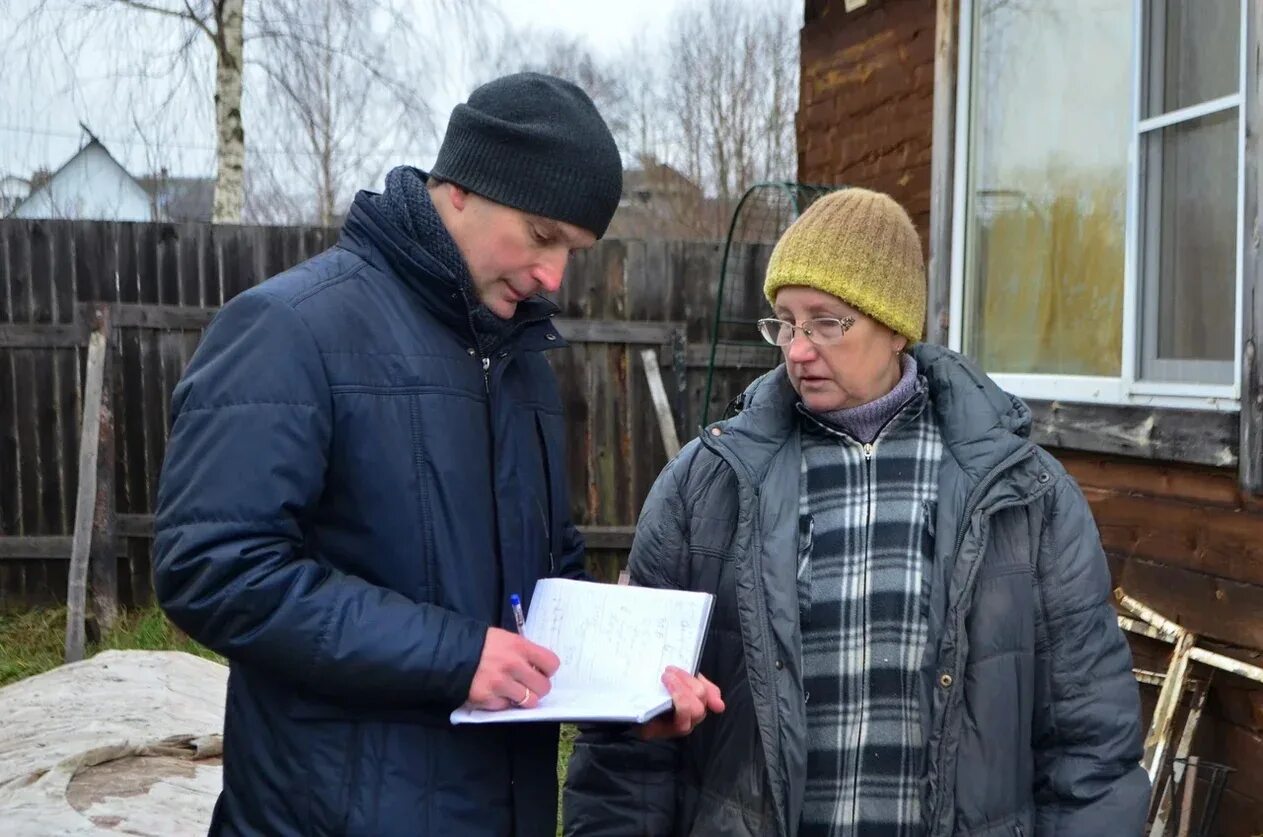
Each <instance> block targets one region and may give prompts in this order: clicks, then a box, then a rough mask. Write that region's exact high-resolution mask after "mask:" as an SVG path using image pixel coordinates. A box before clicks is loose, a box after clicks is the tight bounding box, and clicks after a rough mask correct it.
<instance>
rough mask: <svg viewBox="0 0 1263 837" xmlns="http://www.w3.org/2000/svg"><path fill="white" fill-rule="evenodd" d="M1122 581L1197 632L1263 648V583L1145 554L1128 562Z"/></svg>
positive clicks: (1124, 584) (1124, 565)
mask: <svg viewBox="0 0 1263 837" xmlns="http://www.w3.org/2000/svg"><path fill="white" fill-rule="evenodd" d="M1121 584H1122V586H1123V588H1124V589H1126V590H1127V592H1128V593H1129V594H1130V595H1132V596H1134V597H1135V598H1137V599H1139V600H1141V601H1143V602H1144V603H1145V604H1147V605H1149V606H1150V607H1152V608H1153V609H1154V610H1156V611H1158V612H1159V613H1161V614H1163V615H1164V616H1166V617H1167V618H1169V619H1171V620H1173V621H1176V622H1178V623H1179V624H1180V625H1181V626H1183V627H1184V628H1187V629H1188V630H1190V631H1193V632H1194V633H1197V634H1199V635H1202V636H1207V637H1211V638H1212V639H1217V640H1221V641H1223V642H1228V643H1232V644H1235V645H1244V646H1246V647H1249V648H1260V649H1263V620H1260V619H1259V616H1258V615H1259V614H1260V613H1263V587H1260V586H1258V585H1255V584H1243V583H1240V582H1235V581H1227V580H1225V579H1222V578H1218V577H1216V576H1211V575H1206V574H1205V573H1199V572H1193V571H1190V570H1184V569H1179V568H1177V567H1170V566H1166V565H1163V564H1158V563H1154V562H1152V561H1146V560H1141V559H1130V560H1127V561H1126V562H1124V564H1123V568H1122V573H1121Z"/></svg>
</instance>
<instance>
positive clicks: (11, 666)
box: [0, 607, 575, 835]
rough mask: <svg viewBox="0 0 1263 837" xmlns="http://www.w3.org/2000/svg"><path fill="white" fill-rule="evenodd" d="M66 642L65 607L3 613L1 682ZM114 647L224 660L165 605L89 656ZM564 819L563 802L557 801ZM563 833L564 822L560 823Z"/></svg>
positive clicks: (567, 746)
mask: <svg viewBox="0 0 1263 837" xmlns="http://www.w3.org/2000/svg"><path fill="white" fill-rule="evenodd" d="M65 641H66V610H65V608H52V609H46V610H33V611H29V612H27V613H19V614H0V686H6V685H8V684H9V683H13V682H15V681H17V680H21V679H22V678H23V677H30V676H32V675H35V674H39V673H41V672H44V671H48V670H49V669H51V668H54V667H55V666H58V665H60V664H61V661H62V655H63V653H64V647H65ZM111 648H117V649H122V650H142V651H187V652H188V653H190V654H197V655H198V656H199V657H206V658H207V659H210V660H215V661H216V662H221V663H222V662H224V659H223V658H222V657H220V656H219V655H218V654H216V653H215V652H213V651H210V650H208V649H206V648H203V647H202V646H200V645H198V644H197V643H196V642H194V641H193V640H191V639H189V638H188V637H187V636H185V635H184V634H183V633H181V632H180V631H179V629H178V628H176V627H175V626H173V625H172V624H171V623H170V622H169V621H167V618H166V617H165V616H164V615H163V613H162V611H161V610H158V609H157V608H156V607H155V608H149V609H146V610H135V611H130V612H126V613H124V614H123V615H122V616H121V617H120V618H119V621H118V625H117V627H116V628H115V629H114V631H113V632H112V633H110V634H109V635H108V636H106V637H105V638H104V639H103V640H102V641H101V642H97V643H92V644H90V645H89V646H88V656H92V655H93V654H95V653H97V652H98V651H104V650H107V649H111ZM574 737H575V729H574V727H571V726H563V727H562V730H561V742H560V744H561V746H560V749H559V751H558V757H557V779H558V784H559V785H560V783H561V780H562V779H564V778H565V775H566V765H567V763H568V762H569V761H570V753H571V751H572V750H573V749H574ZM557 814H558V821H559V823H560V819H561V801H560V800H558V804H557ZM557 834H558V835H560V834H561V826H560V824H558V826H557Z"/></svg>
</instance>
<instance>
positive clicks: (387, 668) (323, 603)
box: [154, 288, 486, 707]
mask: <svg viewBox="0 0 1263 837" xmlns="http://www.w3.org/2000/svg"><path fill="white" fill-rule="evenodd" d="M172 413H173V425H172V429H171V435H170V440H169V442H168V446H167V454H166V460H165V462H164V464H163V468H162V475H161V480H160V483H159V491H158V508H157V515H156V541H155V549H154V584H155V589H156V592H157V595H158V599H159V601H160V603H161V604H162V607H163V609H164V610H166V612H167V614H168V615H169V616H170V617H171V619H172V621H173V622H175V624H177V625H179V626H180V627H181V628H182V629H183V630H185V631H187V632H188V634H189V635H190V636H192V637H193V638H195V639H196V640H198V641H199V642H201V643H203V644H204V645H206V646H208V647H210V648H212V649H214V650H215V651H217V652H219V653H221V654H223V655H224V656H226V657H228V658H229V659H231V660H234V661H239V662H243V663H246V664H249V665H253V666H257V667H260V668H264V669H266V670H267V671H269V672H271V673H274V674H275V675H277V676H278V677H281V678H284V679H286V680H288V681H290V682H292V683H294V684H297V685H301V686H303V687H304V688H306V689H309V690H310V691H312V692H314V693H316V694H322V695H324V696H326V697H329V698H333V699H345V700H348V701H353V702H354V703H358V704H363V703H365V702H370V703H372V704H374V705H384V706H401V707H405V706H412V705H415V704H418V703H431V704H433V703H438V704H443V705H448V706H455V705H458V704H459V703H461V702H462V701H463V700H464V699H465V697H466V696H467V694H468V689H469V684H470V682H471V680H472V678H473V673H474V670H475V669H476V668H477V665H478V660H479V657H480V655H481V653H482V643H483V640H484V638H485V634H486V627H485V626H484V625H481V624H479V623H477V622H476V621H474V620H472V619H469V618H467V617H464V616H461V615H458V614H456V613H453V612H450V611H447V610H444V609H441V608H438V607H435V606H431V605H425V604H417V603H414V602H413V601H411V600H410V599H407V598H405V597H404V596H401V595H399V594H398V593H395V592H392V591H390V590H387V589H385V588H382V587H378V586H376V585H373V584H370V583H368V582H367V581H364V580H363V579H360V578H356V577H353V576H349V575H346V574H343V573H339V572H337V571H335V570H333V569H332V568H331V567H330V566H329V564H328V562H323V561H320V560H319V558H318V556H315V555H312V554H311V553H310V552H309V551H308V546H307V544H306V543H305V542H304V539H303V537H302V526H301V523H302V521H303V519H304V517H305V516H307V515H309V514H310V513H311V512H312V510H313V509H314V508H315V506H316V503H317V501H318V500H319V498H320V496H321V493H322V491H323V489H324V484H325V471H326V466H327V456H328V451H329V448H330V440H331V434H332V432H333V427H332V408H331V400H330V392H329V387H328V381H327V378H326V376H325V372H324V365H323V362H322V359H321V356H320V352H319V350H318V347H317V345H316V342H315V339H314V337H313V336H312V334H311V333H310V332H309V331H308V329H307V326H306V324H305V322H304V321H303V320H302V319H301V318H300V316H299V314H298V312H297V311H295V310H294V309H293V308H292V307H291V306H290V304H289V303H287V302H285V301H282V300H279V299H276V298H274V297H272V296H270V295H269V294H268V293H267V292H266V291H264V290H262V289H257V288H256V289H254V290H252V291H249V292H247V293H245V294H242V295H241V296H239V297H237V298H236V299H234V300H233V301H232V302H230V303H229V304H228V305H226V306H225V307H224V309H223V310H222V312H221V313H220V314H219V316H218V317H217V318H216V319H215V321H214V322H213V323H212V324H211V326H210V328H209V329H208V330H207V332H206V335H205V337H204V338H203V341H202V343H201V345H200V346H199V348H198V350H197V352H196V354H195V355H194V358H193V360H192V362H191V364H190V365H189V368H188V370H187V371H186V373H185V375H184V377H183V379H182V380H181V382H180V384H179V386H178V387H177V388H176V391H175V394H174V396H173V403H172Z"/></svg>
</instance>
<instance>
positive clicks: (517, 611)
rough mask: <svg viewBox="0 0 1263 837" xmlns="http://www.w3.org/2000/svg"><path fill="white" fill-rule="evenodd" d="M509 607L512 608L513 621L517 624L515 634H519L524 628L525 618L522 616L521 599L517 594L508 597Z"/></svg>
mask: <svg viewBox="0 0 1263 837" xmlns="http://www.w3.org/2000/svg"><path fill="white" fill-rule="evenodd" d="M509 607H511V608H513V621H514V622H516V623H517V632H518V633H519V634H520V633H522V629H523V628H524V627H526V617H525V616H524V615H523V614H522V597H521V596H519V595H518V594H517V593H514V594H513V595H511V596H509Z"/></svg>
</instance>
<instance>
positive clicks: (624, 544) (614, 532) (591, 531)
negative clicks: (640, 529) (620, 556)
mask: <svg viewBox="0 0 1263 837" xmlns="http://www.w3.org/2000/svg"><path fill="white" fill-rule="evenodd" d="M579 532H580V534H582V535H583V540H584V543H585V544H586V545H587V547H588V549H631V545H632V539H633V538H634V537H635V535H636V527H635V526H580V527H579Z"/></svg>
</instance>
